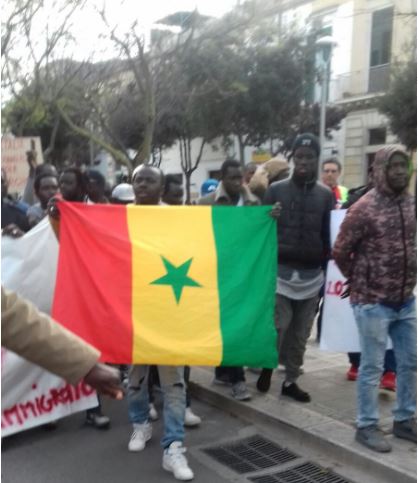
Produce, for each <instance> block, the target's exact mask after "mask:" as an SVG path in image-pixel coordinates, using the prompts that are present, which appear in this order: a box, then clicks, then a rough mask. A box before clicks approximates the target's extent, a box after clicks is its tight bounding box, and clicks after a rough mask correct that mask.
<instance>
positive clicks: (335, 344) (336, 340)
mask: <svg viewBox="0 0 418 483" xmlns="http://www.w3.org/2000/svg"><path fill="white" fill-rule="evenodd" d="M345 281H346V279H345V278H344V276H343V274H342V273H341V272H340V270H339V269H338V267H337V265H336V263H335V262H334V260H330V261H329V262H328V267H327V276H326V281H325V293H324V302H323V303H324V308H323V311H322V327H321V342H320V346H319V347H320V349H322V350H328V351H335V352H360V345H359V339H358V332H357V325H356V321H355V319H354V313H353V309H352V308H351V305H350V299H349V298H345V299H342V298H341V297H340V295H341V294H342V293H343V292H344V290H345V286H344V282H345Z"/></svg>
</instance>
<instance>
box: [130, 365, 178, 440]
mask: <svg viewBox="0 0 418 483" xmlns="http://www.w3.org/2000/svg"><path fill="white" fill-rule="evenodd" d="M149 367H150V366H142V365H133V366H131V368H130V371H129V386H128V411H129V420H130V421H131V423H132V424H143V423H145V422H147V421H148V416H149V394H148V374H149ZM158 371H159V375H160V383H161V390H162V392H163V398H164V411H163V418H164V435H163V437H162V439H161V446H162V447H163V448H167V447H168V446H170V444H171V443H172V442H173V441H181V442H183V440H184V412H185V409H186V389H185V384H184V366H178V367H175V366H158Z"/></svg>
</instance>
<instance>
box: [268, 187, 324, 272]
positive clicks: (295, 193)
mask: <svg viewBox="0 0 418 483" xmlns="http://www.w3.org/2000/svg"><path fill="white" fill-rule="evenodd" d="M276 202H280V204H281V206H282V211H281V213H280V217H279V219H278V220H277V239H278V242H279V263H280V264H284V265H288V266H290V267H292V268H294V269H310V268H318V267H320V266H323V264H324V262H325V260H326V258H327V256H328V255H329V252H330V241H329V240H330V225H329V224H330V211H331V209H332V205H333V198H332V193H331V190H330V189H329V188H326V187H325V186H322V185H320V184H319V183H317V182H316V181H312V182H310V183H306V184H304V185H299V184H297V183H296V182H295V180H294V179H292V178H290V179H285V180H283V181H277V182H276V183H273V184H272V185H271V186H270V187H269V189H268V190H267V193H266V195H265V197H264V204H273V203H276Z"/></svg>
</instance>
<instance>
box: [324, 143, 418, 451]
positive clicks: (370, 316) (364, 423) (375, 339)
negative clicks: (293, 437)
mask: <svg viewBox="0 0 418 483" xmlns="http://www.w3.org/2000/svg"><path fill="white" fill-rule="evenodd" d="M411 172H412V168H411V163H410V160H409V157H408V155H407V153H406V152H405V151H404V150H403V149H402V148H401V147H400V146H386V147H385V148H383V149H381V150H379V151H378V152H377V154H376V158H375V161H374V181H375V187H374V188H373V189H372V190H370V191H369V192H368V193H366V194H365V195H364V196H363V197H362V198H361V199H360V200H359V201H357V203H355V204H354V205H353V206H352V207H351V208H350V209H349V211H348V213H347V215H346V217H345V219H344V221H343V223H342V225H341V229H340V232H339V235H338V237H337V241H336V243H335V247H334V250H333V255H334V259H335V261H336V263H337V265H338V267H339V268H340V270H341V272H342V273H343V274H344V276H345V277H346V278H347V280H348V288H349V293H350V302H351V304H352V306H353V310H354V316H355V319H356V322H357V327H358V332H359V338H360V347H361V362H360V370H359V376H358V379H357V381H358V382H357V432H356V440H357V441H358V442H359V443H361V444H363V445H365V446H367V447H368V448H370V449H373V450H374V451H378V452H382V453H383V452H388V451H391V446H390V444H389V442H388V441H386V439H385V438H384V436H383V434H382V432H381V431H380V430H379V428H378V426H377V424H378V421H379V411H378V389H379V382H380V377H381V375H382V371H383V359H384V355H385V350H386V344H387V337H388V335H389V336H390V337H391V339H392V343H393V350H394V352H395V358H396V364H397V394H396V396H397V404H396V408H395V409H394V411H393V415H394V423H393V434H394V435H395V436H397V437H399V438H403V439H407V440H410V441H414V442H416V434H417V433H416V419H415V412H416V380H417V373H416V370H417V369H416V368H417V366H416V337H417V336H416V305H415V296H414V294H413V290H414V287H415V285H416V248H415V246H416V230H417V227H416V218H415V204H414V199H413V197H412V196H411V195H409V194H408V192H407V189H408V184H409V179H410V175H411Z"/></svg>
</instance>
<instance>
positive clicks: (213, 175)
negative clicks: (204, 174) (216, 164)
mask: <svg viewBox="0 0 418 483" xmlns="http://www.w3.org/2000/svg"><path fill="white" fill-rule="evenodd" d="M209 178H211V179H217V180H218V181H219V180H220V179H221V170H220V169H213V170H212V171H209Z"/></svg>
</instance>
